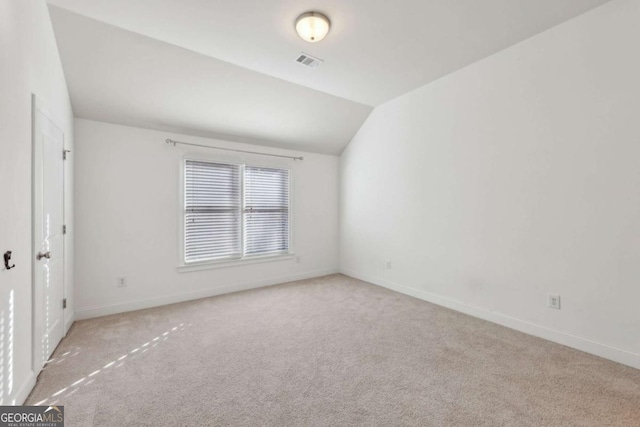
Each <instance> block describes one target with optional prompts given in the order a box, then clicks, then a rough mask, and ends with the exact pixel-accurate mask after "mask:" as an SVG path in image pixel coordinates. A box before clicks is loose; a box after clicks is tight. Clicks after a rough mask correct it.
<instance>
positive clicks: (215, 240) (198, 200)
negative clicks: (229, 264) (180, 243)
mask: <svg viewBox="0 0 640 427" xmlns="http://www.w3.org/2000/svg"><path fill="white" fill-rule="evenodd" d="M240 182H241V181H240V166H238V165H226V164H220V163H209V162H202V161H192V160H187V161H186V164H185V236H184V238H185V261H186V262H192V261H203V260H209V259H220V258H232V257H239V256H240V255H241V239H242V237H241V231H242V230H241V227H240V225H241V223H240V221H241V212H242V204H241V188H240V187H241V184H240Z"/></svg>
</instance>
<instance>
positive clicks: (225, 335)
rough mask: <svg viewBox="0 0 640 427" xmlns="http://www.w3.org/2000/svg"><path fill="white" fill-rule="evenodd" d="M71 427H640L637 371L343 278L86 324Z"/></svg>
mask: <svg viewBox="0 0 640 427" xmlns="http://www.w3.org/2000/svg"><path fill="white" fill-rule="evenodd" d="M27 403H28V404H53V403H55V404H58V405H64V406H65V415H66V425H67V426H68V427H69V426H93V425H95V426H208V425H212V426H257V425H266V426H354V425H368V426H396V425H405V426H574V425H575V426H640V371H639V370H636V369H633V368H630V367H626V366H623V365H620V364H617V363H614V362H610V361H607V360H604V359H601V358H598V357H595V356H591V355H589V354H586V353H582V352H580V351H577V350H573V349H570V348H568V347H564V346H562V345H558V344H554V343H551V342H548V341H545V340H542V339H538V338H535V337H532V336H529V335H525V334H522V333H519V332H517V331H513V330H511V329H507V328H504V327H501V326H498V325H495V324H492V323H489V322H486V321H483V320H479V319H476V318H473V317H470V316H467V315H464V314H461V313H458V312H455V311H452V310H448V309H445V308H442V307H439V306H436V305H433V304H430V303H427V302H424V301H421V300H418V299H414V298H411V297H408V296H405V295H401V294H398V293H395V292H392V291H389V290H387V289H384V288H380V287H377V286H374V285H370V284H367V283H365V282H362V281H359V280H356V279H352V278H349V277H346V276H343V275H332V276H327V277H322V278H317V279H311V280H303V281H299V282H294V283H288V284H284V285H278V286H273V287H269V288H263V289H258V290H253V291H247V292H239V293H234V294H229V295H223V296H218V297H213V298H206V299H201V300H196V301H190V302H185V303H180V304H174V305H168V306H163V307H158V308H152V309H147V310H141V311H136V312H130V313H124V314H118V315H113V316H108V317H103V318H99V319H92V320H86V321H80V322H76V323H75V325H74V326H73V327H72V329H71V331H70V332H69V334H68V336H67V337H66V338H65V339H64V340H63V341H62V343H61V344H60V345H59V347H58V348H57V349H56V351H55V353H54V355H53V358H52V360H51V362H50V363H49V364H48V365H47V367H46V369H45V370H44V371H43V372H42V374H41V376H40V378H39V380H38V383H37V385H36V387H35V389H34V390H33V392H32V394H31V396H30V397H29V399H28V402H27Z"/></svg>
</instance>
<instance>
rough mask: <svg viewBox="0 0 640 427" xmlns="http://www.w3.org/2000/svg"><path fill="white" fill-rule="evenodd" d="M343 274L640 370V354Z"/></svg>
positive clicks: (346, 272) (345, 271)
mask: <svg viewBox="0 0 640 427" xmlns="http://www.w3.org/2000/svg"><path fill="white" fill-rule="evenodd" d="M340 272H341V273H342V274H344V275H347V276H351V277H354V278H356V279H360V280H363V281H365V282H369V283H372V284H374V285H378V286H382V287H384V288H387V289H391V290H393V291H396V292H400V293H402V294H405V295H409V296H412V297H415V298H418V299H421V300H424V301H428V302H431V303H433V304H437V305H441V306H443V307H447V308H450V309H452V310H456V311H459V312H461V313H465V314H468V315H470V316H473V317H477V318H480V319H483V320H487V321H489V322H493V323H497V324H498V325H502V326H506V327H507V328H511V329H515V330H517V331H520V332H524V333H526V334H529V335H533V336H536V337H539V338H543V339H546V340H549V341H553V342H555V343H558V344H562V345H566V346H567V347H571V348H575V349H577V350H580V351H584V352H586V353H590V354H593V355H596V356H599V357H603V358H605V359H609V360H613V361H614V362H618V363H622V364H623V365H627V366H631V367H633V368H636V369H640V354H638V353H634V352H631V351H628V350H624V349H621V348H618V347H613V346H610V345H607V344H604V343H601V342H597V341H593V340H590V339H588V338H583V337H579V336H576V335H572V334H569V333H567V332H562V331H558V330H556V329H551V328H547V327H545V326H541V325H537V324H534V323H530V322H527V321H525V320H521V319H517V318H515V317H511V316H508V315H506V314H502V313H497V312H495V311H491V310H487V309H485V308H482V307H478V306H474V305H471V304H467V303H464V302H462V301H457V300H454V299H451V298H447V297H444V296H441V295H438V294H434V293H432V292H427V291H423V290H420V289H415V288H411V287H408V286H404V285H400V284H398V283H393V282H390V281H388V280H384V279H378V278H374V277H370V276H367V275H364V274H360V273H358V272H355V271H351V270H349V269H345V268H343V269H341V271H340Z"/></svg>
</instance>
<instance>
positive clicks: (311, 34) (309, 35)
mask: <svg viewBox="0 0 640 427" xmlns="http://www.w3.org/2000/svg"><path fill="white" fill-rule="evenodd" d="M330 25H331V23H330V22H329V18H327V17H326V16H324V15H323V14H321V13H318V12H307V13H303V14H302V15H300V16H298V19H296V31H297V32H298V35H299V36H300V37H301V38H302V40H304V41H307V42H309V43H316V42H319V41H320V40H322V39H323V38H324V37H325V36H326V35H327V33H328V32H329V26H330Z"/></svg>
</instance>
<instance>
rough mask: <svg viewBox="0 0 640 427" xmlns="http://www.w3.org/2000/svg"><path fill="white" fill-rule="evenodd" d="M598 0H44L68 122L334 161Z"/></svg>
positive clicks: (595, 3) (583, 10) (602, 0)
mask: <svg viewBox="0 0 640 427" xmlns="http://www.w3.org/2000/svg"><path fill="white" fill-rule="evenodd" d="M605 2H606V0H483V1H477V0H430V1H425V0H397V1H388V0H349V1H344V0H323V1H321V2H318V1H317V0H316V1H311V0H242V1H237V0H235V1H231V0H182V1H179V2H177V1H174V0H136V1H131V0H49V3H50V5H52V6H50V12H51V16H52V22H53V24H54V30H55V32H56V37H57V39H58V45H59V48H60V51H61V57H62V61H63V66H64V69H65V73H66V75H67V81H68V85H69V89H70V92H71V98H72V103H73V106H74V111H75V112H76V115H78V116H80V117H84V118H90V119H95V120H102V121H109V122H115V123H123V124H130V125H135V126H143V127H153V128H156V129H167V130H169V129H170V130H175V131H181V132H183V133H196V134H199V135H204V136H208V135H210V136H214V137H220V136H223V135H233V136H234V138H240V139H242V140H244V141H247V142H254V143H259V144H266V145H274V146H282V147H289V148H298V149H301V150H307V151H315V152H322V153H330V154H338V153H340V152H341V151H342V149H343V148H344V146H346V144H347V143H348V142H349V141H350V139H351V137H352V136H353V135H354V134H355V132H356V131H357V129H358V128H359V127H360V125H361V124H362V123H363V122H364V120H365V119H366V117H367V116H368V114H369V112H370V111H371V109H372V108H371V107H373V106H376V105H379V104H380V103H383V102H385V101H387V100H389V99H392V98H394V97H397V96H399V95H402V94H404V93H406V92H408V91H410V90H413V89H415V88H417V87H420V86H422V85H424V84H427V83H429V82H431V81H433V80H435V79H437V78H439V77H441V76H444V75H446V74H449V73H451V72H453V71H455V70H457V69H459V68H461V67H464V66H466V65H468V64H471V63H473V62H475V61H477V60H479V59H482V58H484V57H486V56H488V55H490V54H492V53H495V52H497V51H499V50H501V49H504V48H506V47H508V46H511V45H513V44H515V43H518V42H520V41H522V40H524V39H526V38H528V37H531V36H533V35H535V34H537V33H539V32H542V31H544V30H546V29H548V28H551V27H553V26H555V25H557V24H559V23H561V22H563V21H566V20H568V19H570V18H572V17H574V16H576V15H578V14H580V13H583V12H585V11H587V10H589V9H592V8H594V7H596V6H598V5H600V4H603V3H605ZM308 10H319V11H321V12H323V13H325V14H327V15H328V16H329V17H330V19H331V21H332V29H331V32H330V33H329V35H328V36H327V38H326V39H325V40H323V41H322V42H320V43H315V44H308V43H305V42H304V41H302V40H300V39H299V38H298V36H297V35H296V33H295V31H294V28H293V25H294V21H295V18H296V17H297V16H298V15H299V14H300V13H302V12H305V11H308ZM301 51H304V52H307V53H309V54H311V55H314V56H318V57H320V58H321V59H323V60H324V61H325V62H324V64H323V65H322V66H321V67H320V68H317V69H309V68H305V67H303V66H301V65H300V64H298V63H296V62H295V58H296V56H297V55H298V54H299V53H300V52H301ZM226 139H231V138H230V137H228V138H226Z"/></svg>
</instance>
